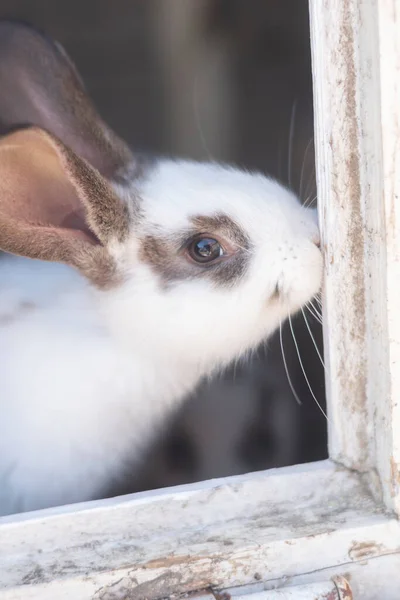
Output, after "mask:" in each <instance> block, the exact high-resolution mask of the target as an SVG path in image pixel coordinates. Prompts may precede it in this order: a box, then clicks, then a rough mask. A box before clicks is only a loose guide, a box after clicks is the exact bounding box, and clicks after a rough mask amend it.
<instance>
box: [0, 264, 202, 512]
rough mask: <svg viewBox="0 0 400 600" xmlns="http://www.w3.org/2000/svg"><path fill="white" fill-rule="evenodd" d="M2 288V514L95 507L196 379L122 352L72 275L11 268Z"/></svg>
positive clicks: (3, 274)
mask: <svg viewBox="0 0 400 600" xmlns="http://www.w3.org/2000/svg"><path fill="white" fill-rule="evenodd" d="M0 278H1V281H2V285H0V294H1V298H2V304H4V305H5V306H2V310H0V337H1V351H0V377H1V381H2V386H1V395H0V413H1V415H2V417H1V420H0V481H1V486H0V514H7V513H9V512H11V513H12V512H20V511H25V510H32V509H36V508H41V507H45V506H52V505H57V504H61V503H68V502H74V501H78V500H85V499H91V498H94V497H97V496H98V495H99V494H100V493H101V491H102V486H104V485H105V483H107V482H108V481H110V480H112V479H113V477H118V475H120V473H121V469H122V468H123V466H124V464H125V461H128V460H129V461H130V460H131V459H132V456H134V455H135V453H138V451H139V450H141V449H142V448H143V445H144V443H146V442H148V440H149V438H150V437H151V434H152V432H154V429H155V427H156V426H157V425H158V423H159V422H160V420H161V418H162V416H164V417H165V414H166V412H167V411H168V412H169V407H170V405H171V404H172V405H174V404H173V400H174V399H175V398H176V397H183V396H184V394H185V392H186V390H187V389H188V388H190V387H191V386H193V385H194V384H195V382H196V378H197V374H195V373H192V372H189V371H188V370H186V371H185V372H184V373H178V372H177V371H174V370H173V365H168V364H162V361H160V362H159V364H155V362H148V361H147V362H146V361H145V360H140V352H139V351H138V353H135V352H134V351H132V350H131V351H130V352H128V351H127V350H125V349H124V348H121V347H120V346H118V345H117V344H115V343H114V340H113V339H112V338H111V336H110V335H109V333H108V332H107V330H106V328H105V327H104V323H102V321H101V315H100V312H99V310H98V308H97V306H96V300H95V299H94V298H93V297H92V294H91V291H90V289H88V286H87V285H86V284H85V281H84V280H83V278H81V277H80V276H79V274H78V273H75V272H74V271H73V270H72V269H70V268H69V267H67V266H64V265H55V264H51V263H42V262H40V261H30V260H29V259H23V258H16V259H15V258H12V259H11V260H9V259H5V260H3V261H2V263H0ZM6 284H8V285H10V286H12V287H10V288H9V289H3V286H4V287H5V285H6ZM14 286H15V287H14ZM138 350H139V349H138Z"/></svg>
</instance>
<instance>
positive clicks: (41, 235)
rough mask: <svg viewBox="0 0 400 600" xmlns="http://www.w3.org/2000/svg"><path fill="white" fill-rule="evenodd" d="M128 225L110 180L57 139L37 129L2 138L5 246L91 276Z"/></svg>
mask: <svg viewBox="0 0 400 600" xmlns="http://www.w3.org/2000/svg"><path fill="white" fill-rule="evenodd" d="M128 228H129V221H128V210H127V207H126V205H125V204H124V203H123V202H122V201H121V199H120V198H119V197H118V196H117V195H116V194H115V193H114V191H113V189H112V188H111V186H110V185H109V183H108V182H107V181H106V180H105V179H104V178H103V177H102V176H101V175H100V173H98V172H97V171H96V170H95V169H94V168H93V167H91V166H90V165H89V164H88V163H87V162H86V161H85V160H83V159H81V158H79V157H77V156H76V155H75V154H74V153H73V152H72V150H70V149H69V148H67V147H66V146H64V145H63V144H62V143H61V142H60V141H59V140H57V139H55V138H53V137H52V136H50V135H49V134H48V133H46V132H44V131H42V130H38V129H36V128H32V129H26V130H20V131H17V132H14V133H12V134H10V135H8V136H6V137H3V138H1V139H0V248H1V249H2V250H5V251H7V252H11V253H15V254H22V255H23V256H27V257H29V258H39V259H41V260H50V261H58V262H65V263H68V264H71V265H73V266H76V267H78V268H80V269H81V270H82V271H84V272H85V274H86V275H87V274H88V272H92V273H94V272H95V270H96V268H97V267H96V265H98V263H99V260H100V259H101V262H102V264H103V265H105V264H107V268H109V266H110V264H111V261H110V260H109V259H110V254H109V252H108V244H109V243H110V242H112V240H117V241H118V240H119V241H122V240H123V239H124V238H125V236H126V235H127V233H128ZM107 256H108V258H109V259H107V260H106V257H107ZM96 276H97V275H96Z"/></svg>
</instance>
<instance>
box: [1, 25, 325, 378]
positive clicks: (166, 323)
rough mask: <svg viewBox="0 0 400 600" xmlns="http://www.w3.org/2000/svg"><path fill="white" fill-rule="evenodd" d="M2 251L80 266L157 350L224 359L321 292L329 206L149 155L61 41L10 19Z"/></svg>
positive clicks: (138, 337) (105, 301) (259, 180)
mask: <svg viewBox="0 0 400 600" xmlns="http://www.w3.org/2000/svg"><path fill="white" fill-rule="evenodd" d="M0 123H2V125H3V126H4V127H5V128H6V129H7V131H8V133H7V134H6V135H4V136H3V137H2V138H1V139H0V248H2V249H3V250H5V251H8V252H11V253H15V254H20V255H24V256H27V257H30V258H36V259H41V260H47V261H55V262H64V263H67V264H69V265H72V266H73V267H75V268H77V269H78V270H79V271H80V272H81V274H82V275H83V276H84V277H85V278H86V279H87V280H88V281H89V282H90V283H91V284H92V287H93V289H94V290H95V295H96V297H97V298H98V301H99V305H100V308H101V310H102V311H103V314H104V319H105V321H106V322H107V324H108V326H109V327H111V328H112V330H113V331H114V333H115V335H117V336H119V337H122V338H123V341H124V344H128V345H131V346H132V348H133V349H137V350H138V351H140V353H141V354H142V355H143V356H146V354H149V355H150V356H156V355H157V353H161V354H162V355H163V356H169V357H170V360H172V361H174V360H178V359H179V360H180V361H183V363H185V362H187V364H188V365H189V364H194V363H195V364H197V365H199V364H200V365H204V367H206V366H207V369H209V368H210V367H212V366H213V365H221V364H225V363H227V362H229V361H230V360H231V359H232V358H234V357H235V356H237V355H240V354H241V353H243V352H245V351H246V350H248V349H249V348H253V347H255V346H256V345H257V344H258V343H259V342H260V341H261V340H262V339H263V338H266V337H267V336H268V335H269V334H270V333H271V332H272V331H273V330H274V329H276V328H277V327H278V326H279V323H280V321H283V320H284V319H285V318H286V316H287V315H288V314H289V313H292V312H294V311H297V310H298V309H299V308H300V307H301V306H302V305H303V304H305V303H306V302H308V301H309V300H310V299H311V298H312V297H313V295H314V294H315V293H316V292H318V290H319V287H320V283H321V273H322V257H321V253H320V250H319V248H318V244H319V236H318V229H317V224H316V215H315V212H314V211H312V210H309V209H305V208H303V207H302V206H301V205H300V204H299V202H298V200H297V198H296V197H295V196H294V195H293V194H292V193H291V192H290V191H288V190H287V189H285V188H284V187H282V186H280V185H279V184H278V183H277V182H275V181H273V180H271V179H269V178H267V177H265V176H263V175H261V174H258V173H250V172H245V171H241V170H238V169H236V168H232V167H227V166H222V165H219V164H211V163H209V164H200V163H195V162H189V161H182V160H163V159H160V160H148V159H143V158H141V157H139V156H136V155H135V153H133V152H131V150H130V149H129V148H128V147H127V145H126V144H125V143H124V142H122V141H121V140H120V139H119V138H118V137H117V136H116V134H115V133H114V132H112V131H111V130H110V129H109V128H108V127H107V126H106V125H105V124H104V122H103V121H102V120H101V119H100V117H99V116H98V114H97V113H96V111H95V109H94V107H93V105H92V103H91V102H90V100H89V99H88V97H87V95H86V93H85V91H84V88H83V84H82V82H81V79H80V78H79V76H78V75H77V73H76V71H75V69H74V67H73V65H72V63H71V62H70V60H69V59H68V57H67V56H66V54H65V52H64V51H63V50H62V49H61V47H60V46H59V45H58V44H55V43H54V42H52V41H51V40H48V39H47V38H46V37H44V36H42V35H41V34H39V33H38V32H36V31H35V30H32V29H30V28H28V27H25V26H22V25H17V24H13V23H9V22H3V23H0Z"/></svg>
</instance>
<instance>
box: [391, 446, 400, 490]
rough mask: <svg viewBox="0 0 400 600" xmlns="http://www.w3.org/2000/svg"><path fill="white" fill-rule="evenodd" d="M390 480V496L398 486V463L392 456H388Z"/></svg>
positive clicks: (399, 474)
mask: <svg viewBox="0 0 400 600" xmlns="http://www.w3.org/2000/svg"><path fill="white" fill-rule="evenodd" d="M390 480H391V484H392V485H391V490H390V493H391V496H392V498H394V496H396V494H397V492H398V489H399V487H400V465H399V463H398V462H396V461H395V460H394V458H393V456H391V457H390Z"/></svg>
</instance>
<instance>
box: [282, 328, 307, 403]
mask: <svg viewBox="0 0 400 600" xmlns="http://www.w3.org/2000/svg"><path fill="white" fill-rule="evenodd" d="M279 340H280V343H281V351H282V358H283V365H284V367H285V371H286V377H287V380H288V383H289V387H290V389H291V391H292V394H293V396H294V398H295V400H296V402H297V404H298V405H299V406H301V405H302V401H301V400H300V398H299V397H298V395H297V392H296V390H295V389H294V386H293V383H292V380H291V379H290V375H289V369H288V366H287V363H286V357H285V353H284V351H283V339H282V321H281V320H280V319H279Z"/></svg>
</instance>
